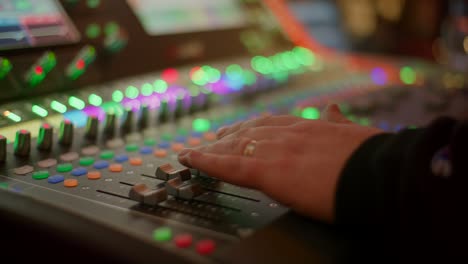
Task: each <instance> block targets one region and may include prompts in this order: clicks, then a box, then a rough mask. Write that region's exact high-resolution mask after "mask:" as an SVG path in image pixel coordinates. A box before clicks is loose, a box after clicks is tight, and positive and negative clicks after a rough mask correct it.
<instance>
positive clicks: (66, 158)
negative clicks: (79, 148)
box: [60, 152, 80, 161]
mask: <svg viewBox="0 0 468 264" xmlns="http://www.w3.org/2000/svg"><path fill="white" fill-rule="evenodd" d="M79 157H80V155H78V153H76V152H67V153H65V154H62V155H60V159H61V160H62V161H74V160H76V159H78V158H79Z"/></svg>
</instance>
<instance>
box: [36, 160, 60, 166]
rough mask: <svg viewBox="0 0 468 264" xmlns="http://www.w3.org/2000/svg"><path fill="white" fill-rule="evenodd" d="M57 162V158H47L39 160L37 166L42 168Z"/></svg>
mask: <svg viewBox="0 0 468 264" xmlns="http://www.w3.org/2000/svg"><path fill="white" fill-rule="evenodd" d="M56 164H57V160H56V159H45V160H41V161H39V162H37V166H38V167H40V168H50V167H53V166H55V165H56Z"/></svg>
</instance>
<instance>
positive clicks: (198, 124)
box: [192, 118, 211, 132]
mask: <svg viewBox="0 0 468 264" xmlns="http://www.w3.org/2000/svg"><path fill="white" fill-rule="evenodd" d="M210 128H211V123H210V120H208V119H204V118H197V119H195V120H193V122H192V129H193V130H194V131H196V132H206V131H208V130H210Z"/></svg>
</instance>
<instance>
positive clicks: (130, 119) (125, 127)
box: [122, 109, 135, 133]
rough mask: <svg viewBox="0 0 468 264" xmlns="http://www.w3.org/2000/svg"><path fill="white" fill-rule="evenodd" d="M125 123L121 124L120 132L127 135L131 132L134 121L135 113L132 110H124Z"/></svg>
mask: <svg viewBox="0 0 468 264" xmlns="http://www.w3.org/2000/svg"><path fill="white" fill-rule="evenodd" d="M125 112H126V114H125V121H124V122H123V124H122V132H123V133H129V132H132V128H133V124H134V122H135V121H134V120H135V112H133V110H132V109H126V110H125Z"/></svg>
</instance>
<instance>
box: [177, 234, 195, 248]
mask: <svg viewBox="0 0 468 264" xmlns="http://www.w3.org/2000/svg"><path fill="white" fill-rule="evenodd" d="M192 240H193V239H192V235H190V234H180V235H177V236H176V237H175V238H174V242H175V244H176V246H177V247H180V248H188V247H190V245H192Z"/></svg>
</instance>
